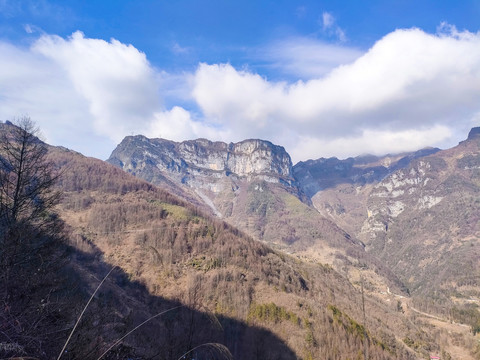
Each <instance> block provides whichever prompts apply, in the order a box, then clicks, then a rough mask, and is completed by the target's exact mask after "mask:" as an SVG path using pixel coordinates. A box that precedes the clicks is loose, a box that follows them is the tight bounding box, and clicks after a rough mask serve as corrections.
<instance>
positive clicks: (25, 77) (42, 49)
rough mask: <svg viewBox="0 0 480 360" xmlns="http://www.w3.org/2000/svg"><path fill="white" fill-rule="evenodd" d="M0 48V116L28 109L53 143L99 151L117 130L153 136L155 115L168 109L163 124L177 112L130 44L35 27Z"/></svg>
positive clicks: (104, 153)
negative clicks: (29, 40) (18, 43)
mask: <svg viewBox="0 0 480 360" xmlns="http://www.w3.org/2000/svg"><path fill="white" fill-rule="evenodd" d="M0 54H1V55H0V82H1V83H2V87H1V88H0V119H2V120H6V119H12V118H13V117H17V116H21V115H24V114H28V115H30V116H31V117H32V119H33V120H35V121H37V122H38V123H39V125H40V127H41V128H42V129H43V132H44V133H45V135H46V138H47V141H50V142H52V143H53V144H58V145H65V146H70V147H72V148H74V149H75V150H78V151H81V152H83V153H85V154H87V155H95V156H98V157H102V158H106V157H108V155H109V153H110V152H111V151H112V150H113V148H114V147H115V145H116V144H117V143H118V142H119V141H121V139H122V138H123V137H124V136H126V135H129V134H131V133H148V132H150V133H149V134H148V135H151V136H157V134H155V133H153V132H151V131H152V129H156V128H158V127H155V126H154V124H155V122H157V121H160V120H159V119H163V118H165V117H168V116H170V117H169V122H168V123H167V126H169V127H171V128H175V127H176V123H175V121H179V122H181V120H182V119H183V118H182V117H178V116H173V117H172V116H171V115H170V114H174V115H175V114H178V113H179V111H178V109H173V110H172V111H167V110H166V109H165V108H164V107H163V106H162V98H161V96H160V94H159V89H160V88H161V85H162V84H161V82H162V80H166V79H167V78H168V76H167V75H165V74H163V73H161V72H159V71H157V70H156V69H154V68H153V67H152V66H151V65H150V64H149V62H148V60H147V58H146V56H145V54H143V53H141V52H140V51H138V50H137V49H136V48H135V47H133V46H132V45H125V44H122V43H120V42H119V41H117V40H114V39H112V40H111V41H110V42H107V41H104V40H99V39H89V38H86V37H85V36H84V35H83V34H82V33H81V32H76V33H74V34H73V35H72V36H71V37H69V38H68V39H64V38H61V37H58V36H53V35H43V36H41V37H40V38H39V39H38V40H37V41H36V42H35V43H34V44H33V45H32V46H31V47H30V48H25V49H22V48H18V47H15V46H13V45H11V44H8V43H1V42H0ZM183 86H185V85H184V84H183ZM170 91H172V92H175V89H172V88H171V89H170ZM166 93H167V96H168V92H166ZM163 112H165V115H162V114H163ZM165 133H169V132H168V131H167V132H165Z"/></svg>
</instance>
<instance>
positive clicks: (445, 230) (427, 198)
mask: <svg viewBox="0 0 480 360" xmlns="http://www.w3.org/2000/svg"><path fill="white" fill-rule="evenodd" d="M479 133H480V128H474V129H472V130H471V131H470V133H469V135H468V138H467V139H466V140H465V141H462V142H461V143H460V144H459V145H458V146H456V147H454V148H451V149H447V150H442V151H437V152H434V153H431V154H427V156H423V157H420V158H417V159H413V160H412V161H411V162H410V163H409V164H408V166H406V167H405V168H403V169H398V170H396V171H394V172H392V173H391V174H389V175H388V176H386V177H384V178H383V179H379V181H376V182H372V183H364V184H361V183H360V184H358V183H357V184H355V183H353V182H352V183H337V184H336V185H334V186H332V187H330V188H326V189H324V190H322V191H321V192H320V193H318V194H316V195H315V196H314V197H313V198H312V202H313V203H314V205H315V207H316V209H318V210H319V212H320V213H322V214H324V215H325V216H327V217H329V218H330V219H331V220H332V221H334V222H335V223H337V224H339V225H340V226H343V227H344V228H346V229H348V231H349V232H350V233H351V234H352V235H354V236H357V237H358V238H359V239H361V240H362V241H363V243H364V244H365V246H366V250H367V252H368V253H370V254H372V255H374V256H375V257H376V258H379V259H380V260H381V261H382V262H383V263H384V264H386V266H388V267H389V268H390V269H392V271H393V272H394V273H395V274H396V275H397V276H399V277H400V279H401V280H402V281H403V282H404V283H405V284H406V286H407V287H408V288H409V289H410V292H411V294H412V295H413V297H414V300H415V303H416V306H417V307H418V308H422V309H424V310H428V311H430V312H436V313H437V314H440V315H443V316H447V317H450V318H451V319H454V320H455V321H460V322H464V323H467V324H469V325H470V326H472V327H477V326H478V325H480V313H479V312H478V305H479V301H480V300H479V299H480V262H479V261H478V260H479V258H480V242H479V241H478V239H479V238H480V225H479V219H480V200H479V199H480V182H479V178H480V135H479Z"/></svg>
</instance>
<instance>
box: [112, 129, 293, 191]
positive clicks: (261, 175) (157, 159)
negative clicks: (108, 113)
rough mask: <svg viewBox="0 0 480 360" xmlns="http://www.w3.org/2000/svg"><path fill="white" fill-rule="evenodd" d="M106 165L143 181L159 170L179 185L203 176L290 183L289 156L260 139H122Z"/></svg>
mask: <svg viewBox="0 0 480 360" xmlns="http://www.w3.org/2000/svg"><path fill="white" fill-rule="evenodd" d="M108 162H110V163H112V164H114V165H117V166H120V167H122V168H124V170H127V171H129V172H132V173H136V174H137V175H139V176H141V177H144V178H145V179H147V180H151V178H152V176H153V172H157V171H163V172H164V175H165V174H167V173H168V174H170V176H174V177H180V178H181V179H180V180H181V182H182V183H191V182H195V183H196V182H198V181H199V179H200V178H204V177H205V176H213V178H218V179H219V178H220V177H221V175H220V174H224V175H226V176H235V177H240V178H241V177H247V178H251V179H253V178H255V179H262V180H266V181H268V182H276V183H282V184H288V185H293V183H294V180H293V170H292V169H293V165H292V160H291V158H290V155H288V153H287V152H286V151H285V149H284V148H283V147H282V146H278V145H274V144H272V143H271V142H269V141H266V140H260V139H248V140H243V141H240V142H237V143H230V144H227V143H224V142H220V141H215V142H213V141H210V140H207V139H196V140H187V141H183V142H174V141H169V140H164V139H148V138H146V137H143V136H142V137H138V136H137V137H126V138H125V139H124V140H123V141H122V142H121V143H120V144H119V145H118V146H117V148H116V149H115V150H114V151H113V153H112V155H111V156H110V158H109V159H108ZM142 173H143V176H142V175H141V174H142Z"/></svg>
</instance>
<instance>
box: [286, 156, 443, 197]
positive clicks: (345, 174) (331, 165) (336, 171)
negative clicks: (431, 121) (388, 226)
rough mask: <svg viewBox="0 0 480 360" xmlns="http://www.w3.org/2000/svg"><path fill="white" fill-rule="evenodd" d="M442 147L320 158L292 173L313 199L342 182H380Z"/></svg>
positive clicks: (359, 184)
mask: <svg viewBox="0 0 480 360" xmlns="http://www.w3.org/2000/svg"><path fill="white" fill-rule="evenodd" d="M439 150H440V149H438V148H426V149H422V150H418V151H416V152H411V153H404V154H396V155H385V156H381V157H377V156H373V155H365V156H358V157H355V158H348V159H345V160H339V159H337V158H329V159H325V158H320V159H317V160H307V161H305V162H303V161H301V162H299V163H298V164H296V165H295V166H294V167H293V174H294V177H295V179H297V181H298V184H299V186H300V188H301V189H302V191H303V192H304V193H305V194H306V195H307V196H308V197H309V198H312V197H313V196H314V195H315V194H316V193H318V192H319V191H323V190H327V189H330V188H334V187H336V186H338V185H341V184H350V185H355V186H364V185H366V184H371V183H377V182H379V181H381V180H382V179H384V178H385V177H386V176H388V175H390V174H392V173H394V172H395V171H397V170H399V169H402V168H405V167H407V166H408V165H409V164H410V162H411V161H412V160H414V159H418V158H421V157H424V156H427V155H431V154H435V153H436V152H438V151H439Z"/></svg>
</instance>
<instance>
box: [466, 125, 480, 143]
mask: <svg viewBox="0 0 480 360" xmlns="http://www.w3.org/2000/svg"><path fill="white" fill-rule="evenodd" d="M479 137H480V126H479V127H474V128H472V130H470V132H469V133H468V138H467V140H473V139H475V138H479Z"/></svg>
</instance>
